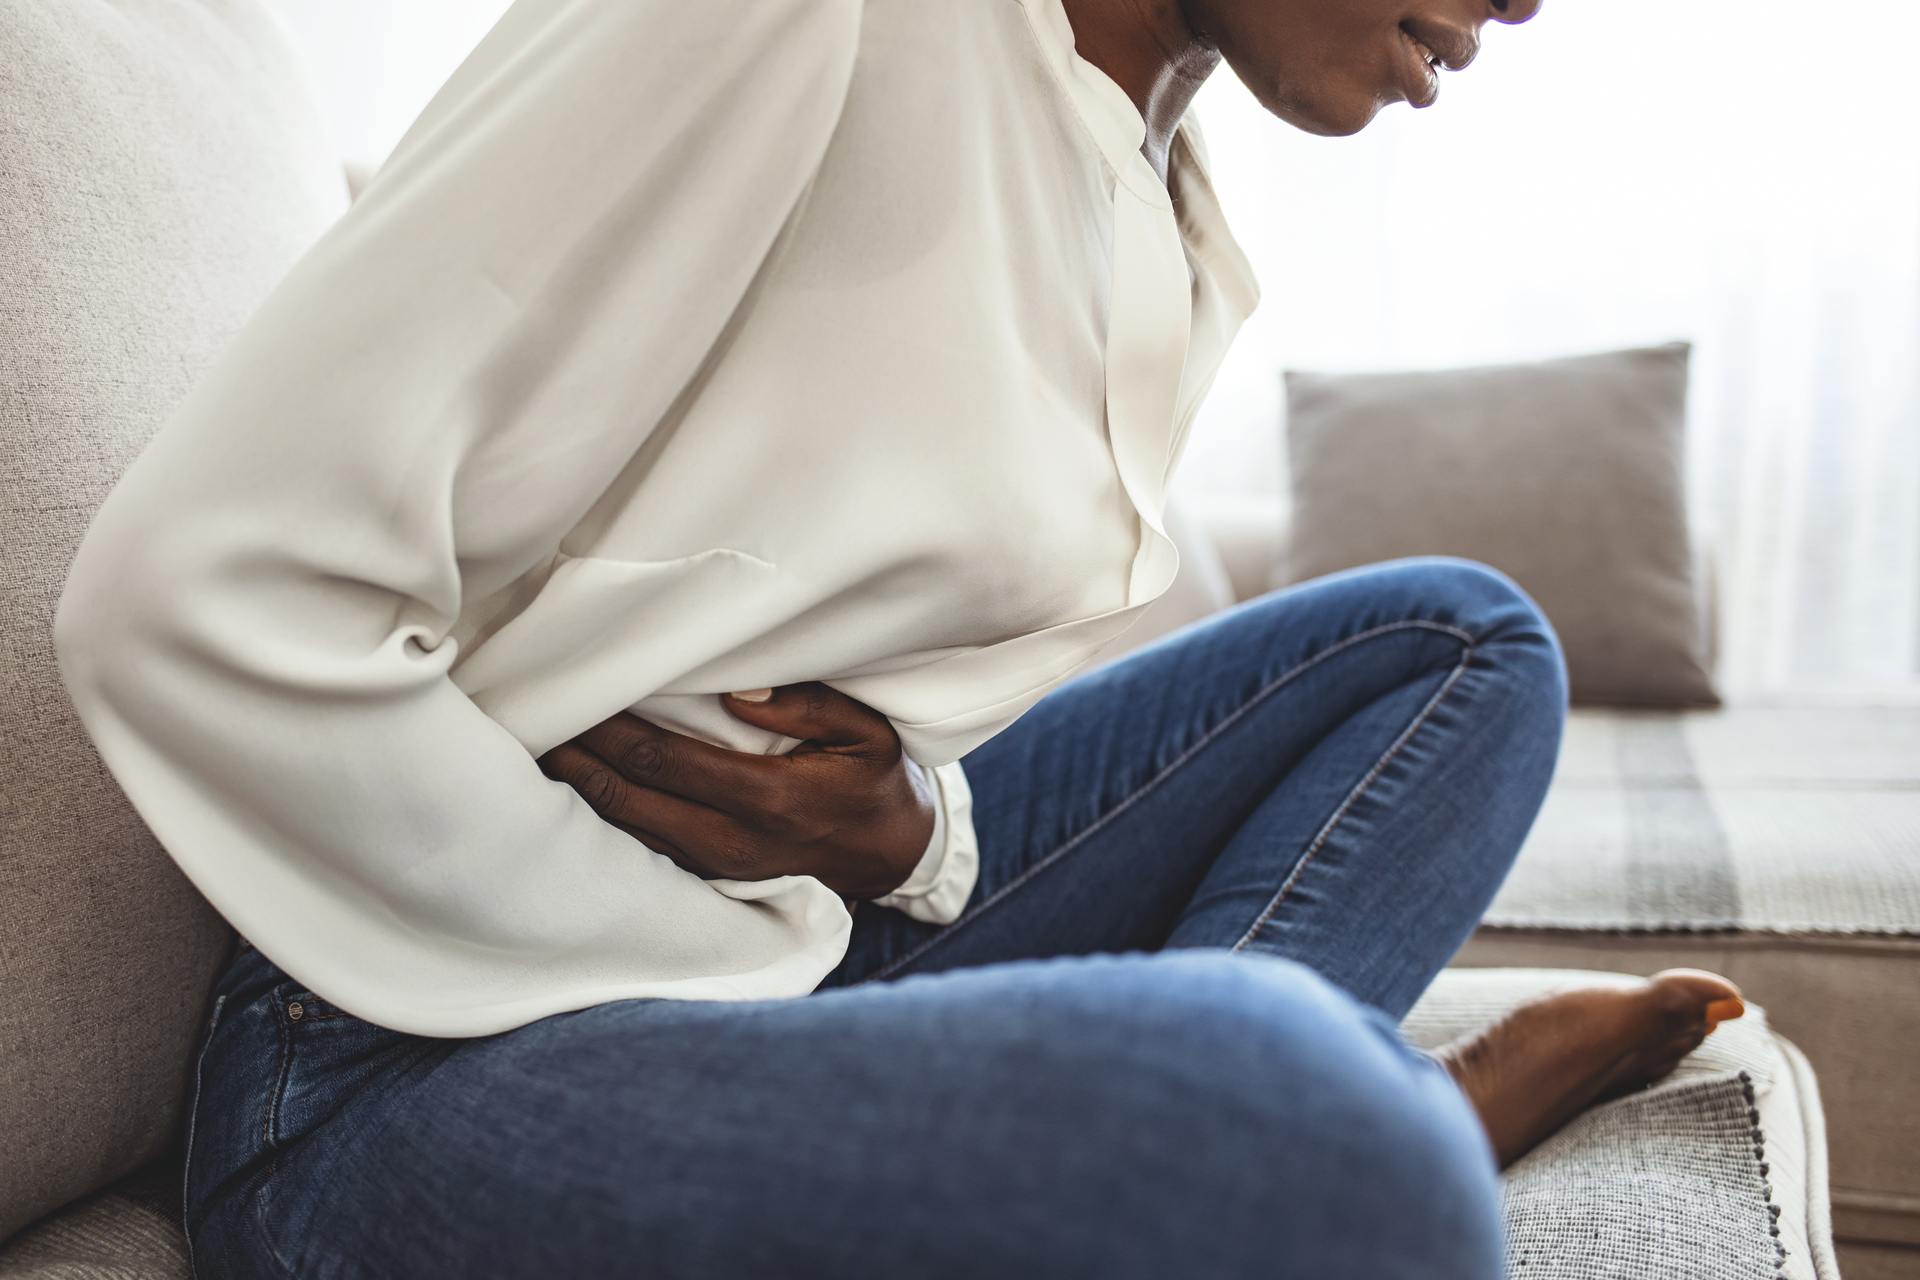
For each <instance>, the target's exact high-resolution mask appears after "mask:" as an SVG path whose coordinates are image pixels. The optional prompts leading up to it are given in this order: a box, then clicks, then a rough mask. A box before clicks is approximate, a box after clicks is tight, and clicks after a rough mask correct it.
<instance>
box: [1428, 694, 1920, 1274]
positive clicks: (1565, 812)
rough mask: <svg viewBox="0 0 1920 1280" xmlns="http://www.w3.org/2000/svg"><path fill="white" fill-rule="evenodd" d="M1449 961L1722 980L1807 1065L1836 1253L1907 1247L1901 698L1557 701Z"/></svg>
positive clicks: (1918, 741)
mask: <svg viewBox="0 0 1920 1280" xmlns="http://www.w3.org/2000/svg"><path fill="white" fill-rule="evenodd" d="M1459 962H1460V963H1462V964H1465V965H1486V966H1508V965H1554V966H1570V967H1578V968H1605V969H1618V970H1625V971H1628V972H1632V973H1643V974H1644V973H1652V972H1654V971H1656V970H1659V969H1663V968H1668V967H1671V966H1675V965H1692V966H1697V967H1701V968H1707V969H1712V970H1715V971H1716V972H1720V973H1724V974H1725V975H1726V976H1727V977H1729V978H1731V979H1732V980H1733V981H1735V982H1737V983H1739V984H1740V986H1741V988H1742V989H1743V990H1744V991H1746V992H1747V993H1748V994H1749V995H1751V996H1753V997H1754V998H1755V999H1756V1000H1758V1001H1760V1002H1761V1003H1763V1004H1765V1005H1766V1006H1767V1008H1768V1009H1769V1010H1770V1011H1771V1015H1772V1019H1773V1022H1774V1024H1775V1026H1777V1027H1778V1028H1779V1029H1780V1030H1781V1032H1782V1033H1783V1034H1785V1035H1787V1036H1788V1037H1789V1038H1791V1039H1792V1040H1793V1041H1794V1042H1795V1043H1797V1044H1799V1045H1800V1046H1801V1047H1802V1048H1803V1049H1804V1050H1805V1051H1806V1054H1807V1057H1808V1058H1809V1059H1810V1060H1811V1061H1812V1063H1813V1066H1814V1069H1815V1070H1816V1071H1817V1072H1818V1073H1819V1076H1820V1084H1821V1092H1822V1094H1823V1095H1824V1097H1825V1099H1826V1111H1827V1123H1828V1132H1829V1135H1830V1140H1831V1144H1832V1157H1833V1177H1832V1182H1833V1212H1834V1228H1835V1232H1836V1234H1837V1235H1838V1236H1839V1237H1840V1238H1841V1240H1842V1241H1843V1244H1844V1242H1848V1241H1863V1242H1877V1243H1880V1244H1885V1245H1889V1246H1911V1247H1920V1162H1916V1161H1915V1160H1914V1159H1913V1156H1912V1153H1913V1152H1914V1151H1915V1150H1916V1149H1920V1088H1917V1087H1916V1084H1915V1081H1916V1079H1920V1077H1917V1076H1916V1074H1915V1072H1914V1068H1913V1064H1914V1062H1916V1061H1920V1002H1916V1001H1914V1000H1913V999H1912V998H1911V997H1910V995H1909V993H1911V992H1913V991H1914V990H1916V989H1917V988H1920V706H1892V705H1886V706H1876V707H1860V706H1851V707H1850V706H1839V705H1829V706H1812V705H1785V704H1781V705H1761V704H1752V705H1743V706H1738V707H1728V708H1725V709H1722V710H1718V711H1693V712H1685V713H1645V712H1638V713H1636V712H1625V711H1599V710H1587V709H1582V710H1576V711H1575V712H1574V713H1573V715H1572V716H1571V717H1570V719H1569V722H1568V726H1567V734H1566V738H1565V740H1564V743H1563V748H1562V752H1561V757H1560V764H1559V769H1558V772H1557V773H1556V774H1555V777H1554V783H1553V787H1552V789H1551V791H1550V792H1549V794H1548V797H1547V801H1546V804H1545V806H1544V807H1543V808H1542V810H1541V814H1540V818H1539V820H1538V822H1537V823H1536V824H1535V826H1534V829H1533V831H1532V833H1531V834H1530V836H1529V837H1528V841H1527V844H1526V847H1525V848H1524V849H1523V850H1522V852H1521V855H1520V860H1519V863H1518V864H1517V865H1516V866H1515V868H1514V872H1513V875H1512V876H1511V877H1510V878H1509V879H1508V881H1507V884H1506V886H1505V888H1504V889H1503V890H1502V891H1501V893H1500V896H1499V897H1498V898H1497V899H1496V900H1495V902H1494V904H1493V908H1492V910H1491V911H1490V912H1489V913H1488V917H1487V923H1486V925H1485V926H1484V927H1483V928H1482V929H1481V931H1480V932H1479V933H1478V934H1477V935H1476V936H1475V938H1474V939H1473V940H1472V941H1471V942H1470V943H1468V945H1467V947H1466V949H1465V950H1464V951H1462V953H1461V955H1460V960H1459ZM1844 1256H1845V1251H1844V1247H1843V1257H1844ZM1910 1265H1912V1266H1913V1267H1914V1273H1915V1274H1920V1255H1915V1256H1914V1257H1912V1258H1911V1259H1910ZM1850 1269H1851V1268H1850Z"/></svg>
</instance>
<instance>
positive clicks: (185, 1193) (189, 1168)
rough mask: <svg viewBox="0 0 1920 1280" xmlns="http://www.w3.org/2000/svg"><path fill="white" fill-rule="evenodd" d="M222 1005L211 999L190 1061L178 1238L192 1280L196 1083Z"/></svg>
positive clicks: (197, 1111)
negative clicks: (184, 1247) (201, 1036)
mask: <svg viewBox="0 0 1920 1280" xmlns="http://www.w3.org/2000/svg"><path fill="white" fill-rule="evenodd" d="M226 1002H227V993H226V992H224V991H223V992H221V993H220V995H219V996H218V997H216V998H215V999H214V1002H213V1014H212V1016H211V1017H209V1018H208V1019H207V1038H206V1039H205V1040H204V1041H202V1042H201V1044H200V1053H199V1056H198V1057H196V1058H195V1059H194V1060H193V1103H192V1105H191V1106H189V1107H188V1108H187V1151H186V1157H185V1160H184V1161H183V1163H182V1165H181V1168H180V1234H181V1235H182V1236H184V1237H185V1238H186V1242H187V1274H188V1275H190V1276H194V1277H198V1276H199V1274H200V1270H199V1267H198V1266H196V1265H195V1263H194V1261H193V1228H192V1225H191V1223H190V1220H189V1217H188V1207H189V1206H190V1205H192V1203H193V1201H192V1199H191V1196H192V1194H193V1131H194V1126H195V1124H196V1123H197V1122H198V1121H199V1119H200V1081H201V1078H202V1075H203V1069H204V1067H205V1065H206V1061H207V1050H208V1049H209V1048H210V1047H212V1045H213V1033H214V1031H215V1030H216V1029H218V1028H219V1026H220V1009H221V1006H223V1005H225V1004H226Z"/></svg>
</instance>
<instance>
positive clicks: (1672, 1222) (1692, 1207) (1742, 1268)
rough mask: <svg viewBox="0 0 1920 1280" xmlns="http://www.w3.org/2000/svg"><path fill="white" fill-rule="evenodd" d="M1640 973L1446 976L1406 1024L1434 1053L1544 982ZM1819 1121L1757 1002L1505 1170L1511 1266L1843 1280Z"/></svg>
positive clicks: (1662, 1279) (1814, 1103)
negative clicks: (1665, 1070)
mask: <svg viewBox="0 0 1920 1280" xmlns="http://www.w3.org/2000/svg"><path fill="white" fill-rule="evenodd" d="M1631 981H1632V979H1630V978H1625V977H1623V976H1621V975H1619V974H1612V973H1600V972H1585V971H1574V970H1563V969H1544V970H1528V969H1500V970H1463V969H1450V970H1448V971H1447V972H1445V973H1443V974H1441V975H1440V977H1439V979H1438V980H1437V981H1436V982H1435V983H1434V985H1433V986H1432V987H1431V988H1430V989H1429V990H1428V991H1427V993H1426V995H1424V996H1423V997H1422V998H1421V1000H1420V1002H1419V1003H1418V1004H1417V1005H1415V1006H1414V1008H1413V1010H1412V1012H1411V1013H1409V1014H1408V1015H1407V1019H1406V1022H1405V1024H1404V1027H1403V1030H1404V1031H1405V1033H1406V1035H1407V1038H1408V1039H1409V1040H1411V1041H1412V1042H1413V1043H1415V1044H1418V1045H1421V1046H1424V1047H1428V1048H1432V1047H1436V1046H1438V1045H1441V1044H1444V1043H1446V1042H1447V1041H1449V1040H1452V1039H1454V1038H1456V1037H1458V1036H1461V1035H1465V1034H1467V1033H1469V1032H1472V1031H1475V1030H1478V1029H1479V1028H1481V1027H1484V1026H1486V1025H1488V1024H1489V1023H1491V1022H1493V1021H1495V1020H1496V1019H1497V1018H1499V1017H1500V1016H1501V1015H1502V1014H1504V1013H1505V1012H1507V1011H1508V1010H1509V1009H1511V1008H1513V1007H1514V1006H1516V1005H1519V1004H1521V1003H1523V1002H1525V1001H1527V1000H1531V999H1534V998H1536V997H1538V996H1540V995H1544V994H1546V993H1548V992H1550V991H1555V990H1563V989H1566V988H1569V987H1579V986H1589V985H1604V984H1626V983H1630V982H1631ZM1821 1121H1822V1116H1821V1109H1820V1097H1819V1092H1818V1089H1817V1088H1816V1087H1815V1085H1814V1082H1813V1077H1812V1074H1811V1072H1809V1071H1807V1070H1806V1069H1805V1060H1804V1059H1803V1058H1801V1057H1800V1055H1799V1053H1798V1051H1797V1050H1796V1049H1794V1048H1793V1046H1792V1045H1790V1044H1788V1043H1787V1042H1785V1041H1783V1040H1781V1039H1780V1038H1779V1037H1778V1036H1776V1035H1775V1034H1774V1033H1773V1032H1772V1030H1771V1029H1770V1028H1769V1026H1768V1023H1767V1016H1766V1011H1765V1010H1764V1009H1763V1008H1761V1007H1760V1006H1758V1005H1757V1004H1750V1005H1749V1006H1748V1011H1747V1014H1746V1016H1745V1017H1742V1018H1740V1019H1738V1020H1736V1021H1734V1022H1729V1023H1723V1024H1722V1025H1721V1026H1720V1027H1719V1029H1717V1030H1716V1031H1715V1032H1714V1034H1713V1035H1711V1036H1709V1037H1708V1038H1707V1041H1706V1042H1705V1043H1704V1044H1702V1045H1701V1046H1700V1048H1699V1049H1697V1050H1695V1051H1694V1052H1693V1053H1692V1054H1691V1055H1689V1056H1688V1057H1687V1058H1686V1060H1684V1061H1683V1062H1682V1063H1681V1064H1680V1067H1679V1068H1678V1069H1677V1070H1676V1071H1675V1072H1674V1073H1673V1074H1672V1075H1670V1076H1668V1077H1667V1078H1666V1079H1665V1080H1662V1081H1659V1082H1657V1083H1656V1084H1655V1085H1654V1086H1653V1087H1652V1088H1650V1089H1648V1090H1645V1091H1643V1092H1640V1093H1636V1094H1631V1095H1629V1096H1627V1097H1625V1098H1621V1099H1619V1100H1617V1101H1615V1102H1612V1103H1608V1104H1606V1105H1604V1106H1601V1107H1596V1108H1593V1109H1591V1110H1589V1111H1587V1112H1586V1113H1584V1114H1583V1115H1581V1116H1579V1117H1577V1118H1576V1119H1575V1120H1574V1121H1573V1122H1572V1123H1570V1124H1569V1125H1567V1126H1566V1127H1565V1128H1564V1129H1562V1130H1561V1131H1560V1132H1559V1133H1557V1134H1555V1135H1554V1136H1553V1137H1552V1138H1549V1139H1548V1140H1547V1141H1546V1142H1545V1143H1542V1144H1541V1145H1540V1146H1539V1147H1537V1148H1535V1149H1534V1150H1533V1151H1532V1152H1530V1153H1529V1154H1528V1155H1526V1156H1525V1157H1523V1158H1522V1159H1521V1160H1519V1161H1518V1162H1516V1163H1515V1164H1514V1165H1513V1166H1512V1167H1511V1168H1509V1169H1508V1170H1507V1171H1506V1175H1505V1177H1504V1179H1503V1181H1504V1184H1505V1191H1506V1214H1507V1246H1508V1255H1509V1256H1508V1260H1507V1263H1508V1266H1507V1271H1508V1275H1509V1276H1510V1277H1514V1278H1515V1280H1519V1278H1521V1277H1525V1278H1526V1280H1599V1278H1602V1277H1604V1278H1605V1280H1668V1278H1669V1277H1672V1276H1677V1275H1686V1276H1689V1277H1696V1278H1699V1280H1716V1278H1720V1277H1727V1278H1729V1280H1731V1278H1733V1277H1751V1278H1752V1280H1774V1277H1775V1276H1776V1274H1777V1275H1778V1276H1780V1277H1784V1278H1785V1280H1838V1272H1837V1269H1836V1268H1835V1266H1834V1258H1833V1251H1832V1235H1831V1228H1830V1225H1829V1223H1828V1220H1827V1217H1826V1212H1825V1205H1826V1196H1825V1184H1824V1171H1825V1159H1826V1156H1825V1151H1824V1149H1823V1139H1822V1128H1821ZM1776 1230H1777V1232H1778V1235H1777V1236H1776V1235H1774V1234H1773V1232H1774V1231H1776Z"/></svg>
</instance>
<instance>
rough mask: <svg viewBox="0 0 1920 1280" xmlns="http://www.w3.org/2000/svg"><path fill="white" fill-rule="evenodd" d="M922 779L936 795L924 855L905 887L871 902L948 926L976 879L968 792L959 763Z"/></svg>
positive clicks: (975, 846) (976, 851)
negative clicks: (927, 780) (930, 779)
mask: <svg viewBox="0 0 1920 1280" xmlns="http://www.w3.org/2000/svg"><path fill="white" fill-rule="evenodd" d="M927 773H928V775H929V776H930V777H931V778H932V779H933V784H934V787H935V789H936V790H937V791H938V793H939V794H938V796H937V797H936V798H937V800H938V803H937V804H935V805H934V807H933V834H932V835H931V836H930V837H928V839H927V849H926V852H925V853H923V854H921V855H920V862H919V865H917V866H916V867H915V868H914V869H913V872H912V874H911V875H909V876H908V877H907V879H906V882H905V883H904V884H902V885H901V886H900V887H899V888H897V889H895V890H894V891H893V892H892V893H889V894H886V895H885V896H883V897H879V898H875V899H874V902H875V903H877V904H879V905H880V906H883V907H893V908H895V909H897V910H900V911H904V912H906V913H907V914H908V915H910V916H912V917H913V918H914V919H915V920H924V921H926V922H927V923H928V924H952V923H953V922H954V921H955V920H956V919H958V918H959V916H960V913H961V912H962V911H963V910H965V909H966V905H967V899H968V898H970V897H972V896H973V886H974V883H975V882H976V881H977V880H978V879H979V878H980V845H979V838H978V836H977V835H976V834H975V832H974V827H973V789H972V787H971V786H970V785H969V783H968V782H967V775H966V773H965V772H964V771H963V770H962V769H961V767H960V761H958V760H949V761H948V762H947V763H945V764H942V765H935V766H934V767H933V768H931V769H929V770H927Z"/></svg>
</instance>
